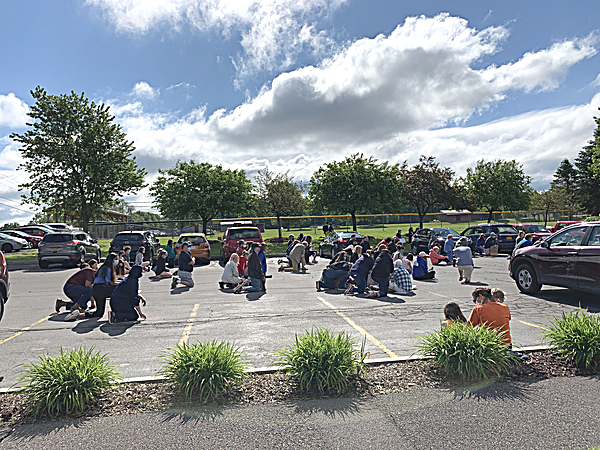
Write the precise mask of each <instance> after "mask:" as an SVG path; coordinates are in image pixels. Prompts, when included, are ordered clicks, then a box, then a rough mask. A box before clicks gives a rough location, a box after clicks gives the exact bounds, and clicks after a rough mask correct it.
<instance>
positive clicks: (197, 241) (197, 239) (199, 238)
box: [177, 236, 206, 245]
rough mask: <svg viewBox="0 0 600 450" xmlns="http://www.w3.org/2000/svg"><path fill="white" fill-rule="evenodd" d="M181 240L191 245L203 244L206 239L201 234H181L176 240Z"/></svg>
mask: <svg viewBox="0 0 600 450" xmlns="http://www.w3.org/2000/svg"><path fill="white" fill-rule="evenodd" d="M183 241H188V242H190V243H191V244H192V245H198V244H205V243H206V239H204V238H203V237H202V236H181V237H180V238H179V240H178V241H177V242H179V243H181V242H183Z"/></svg>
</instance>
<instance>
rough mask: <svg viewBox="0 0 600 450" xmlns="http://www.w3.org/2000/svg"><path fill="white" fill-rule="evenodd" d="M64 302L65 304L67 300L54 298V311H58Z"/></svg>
mask: <svg viewBox="0 0 600 450" xmlns="http://www.w3.org/2000/svg"><path fill="white" fill-rule="evenodd" d="M66 304H67V302H65V301H64V300H61V299H60V298H57V299H56V303H55V304H54V309H55V310H56V312H59V311H60V308H62V307H63V306H65V305H66Z"/></svg>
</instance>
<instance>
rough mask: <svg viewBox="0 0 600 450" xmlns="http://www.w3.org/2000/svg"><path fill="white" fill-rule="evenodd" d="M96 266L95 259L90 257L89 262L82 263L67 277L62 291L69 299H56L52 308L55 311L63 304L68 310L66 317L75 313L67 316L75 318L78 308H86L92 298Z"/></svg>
mask: <svg viewBox="0 0 600 450" xmlns="http://www.w3.org/2000/svg"><path fill="white" fill-rule="evenodd" d="M97 268H98V263H97V262H96V260H95V259H92V260H90V262H89V264H85V263H84V264H82V265H81V266H80V270H79V271H78V272H76V273H75V274H74V275H72V276H71V277H69V279H68V280H67V282H66V283H65V285H64V286H63V292H64V293H65V295H66V296H67V298H68V299H69V300H71V301H70V302H65V301H64V300H63V299H60V298H58V299H56V303H55V304H54V308H55V310H56V312H57V313H58V312H60V309H61V308H62V307H63V306H66V307H67V310H68V311H69V314H68V315H67V317H69V316H70V315H71V314H72V313H75V315H74V317H72V318H69V320H75V319H76V318H77V316H78V315H79V312H80V310H81V309H84V310H85V309H86V308H87V304H88V302H89V301H90V300H92V285H93V284H94V277H95V276H96V269H97ZM92 302H93V300H92Z"/></svg>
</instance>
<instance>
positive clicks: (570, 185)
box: [552, 158, 577, 220]
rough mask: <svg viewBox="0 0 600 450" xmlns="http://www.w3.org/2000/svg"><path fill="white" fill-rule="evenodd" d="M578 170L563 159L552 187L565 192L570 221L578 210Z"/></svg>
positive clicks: (555, 174)
mask: <svg viewBox="0 0 600 450" xmlns="http://www.w3.org/2000/svg"><path fill="white" fill-rule="evenodd" d="M576 185H577V170H576V169H575V167H573V164H571V161H569V160H568V159H567V158H565V159H563V160H562V161H561V163H560V165H559V166H558V168H557V169H556V172H555V173H554V181H553V182H552V186H553V187H554V188H556V189H560V190H562V191H563V194H564V195H563V196H562V197H563V206H564V207H565V209H567V210H568V212H569V220H573V213H574V212H575V209H576V208H577V202H576V196H575V194H576Z"/></svg>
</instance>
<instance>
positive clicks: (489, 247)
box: [483, 233, 498, 256]
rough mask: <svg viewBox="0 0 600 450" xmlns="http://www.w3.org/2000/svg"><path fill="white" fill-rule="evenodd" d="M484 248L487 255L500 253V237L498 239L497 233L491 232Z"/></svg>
mask: <svg viewBox="0 0 600 450" xmlns="http://www.w3.org/2000/svg"><path fill="white" fill-rule="evenodd" d="M494 247H495V249H494ZM483 248H484V251H485V255H486V256H491V255H492V254H494V253H495V254H498V239H496V233H492V234H490V236H489V237H488V238H487V239H486V240H485V245H484V246H483Z"/></svg>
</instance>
